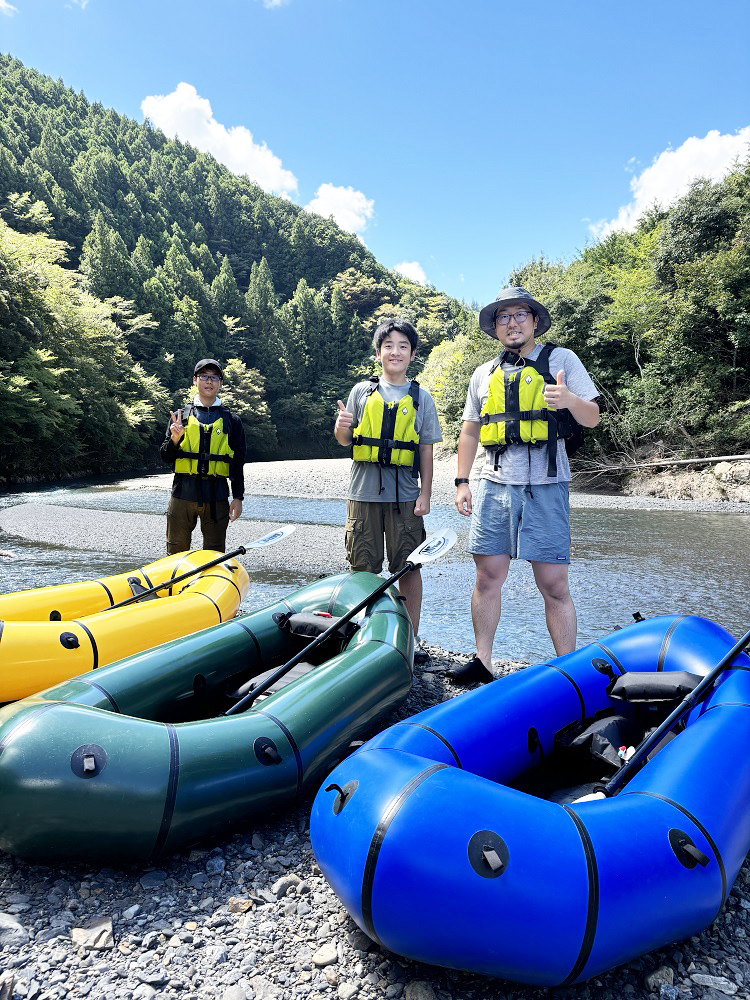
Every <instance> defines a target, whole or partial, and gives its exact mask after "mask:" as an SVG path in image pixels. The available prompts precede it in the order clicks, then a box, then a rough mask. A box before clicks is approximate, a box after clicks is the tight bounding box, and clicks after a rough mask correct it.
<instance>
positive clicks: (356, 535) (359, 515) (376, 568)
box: [345, 500, 427, 573]
mask: <svg viewBox="0 0 750 1000" xmlns="http://www.w3.org/2000/svg"><path fill="white" fill-rule="evenodd" d="M400 507H401V510H400V511H399V510H398V508H397V506H396V504H395V503H372V502H369V503H368V502H365V501H361V500H347V501H346V539H345V544H346V558H347V559H348V560H349V565H350V567H351V569H352V570H354V572H356V573H380V571H381V570H382V569H383V536H385V546H386V549H387V552H388V569H389V571H390V572H391V573H397V572H398V571H399V570H400V569H401V568H402V567H403V565H404V563H405V562H406V557H407V556H408V555H409V554H410V553H411V552H413V551H414V549H416V547H417V546H418V545H420V544H421V543H422V542H423V541H424V540H425V538H426V537H427V532H426V531H425V528H424V518H422V517H417V515H416V514H415V513H414V501H413V500H411V501H402V502H401V504H400Z"/></svg>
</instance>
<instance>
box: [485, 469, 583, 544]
mask: <svg viewBox="0 0 750 1000" xmlns="http://www.w3.org/2000/svg"><path fill="white" fill-rule="evenodd" d="M466 551H467V552H470V553H471V554H472V555H477V556H510V557H511V558H512V559H527V560H529V562H545V563H561V564H567V563H569V562H570V501H569V497H568V484H567V483H548V484H546V485H543V486H508V485H505V484H502V483H493V482H492V480H490V479H480V480H479V485H478V486H477V489H476V493H475V494H474V497H473V511H472V514H471V527H470V529H469V538H468V541H467V543H466Z"/></svg>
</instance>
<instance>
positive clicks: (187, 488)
mask: <svg viewBox="0 0 750 1000" xmlns="http://www.w3.org/2000/svg"><path fill="white" fill-rule="evenodd" d="M223 380H224V372H223V370H222V367H221V365H220V364H219V362H218V361H216V360H215V359H214V358H201V360H200V361H199V362H198V363H197V365H196V366H195V370H194V373H193V385H194V386H195V388H196V394H195V397H194V399H193V401H192V403H190V404H189V405H188V406H186V407H185V408H184V409H182V410H177V412H175V413H172V412H171V411H170V414H169V417H170V420H169V425H168V426H167V435H166V438H165V439H164V442H163V443H162V446H161V451H160V454H161V457H162V459H163V460H164V461H165V462H166V463H167V464H168V465H171V466H172V468H173V469H174V473H175V476H174V481H173V482H172V496H171V497H170V498H169V506H168V508H167V552H168V553H169V554H170V555H171V554H172V553H174V552H185V551H186V550H187V549H189V548H190V536H191V535H192V533H193V529H194V528H195V526H196V524H197V522H198V519H200V522H201V531H202V532H203V548H204V549H213V550H215V551H217V552H224V551H225V549H226V537H227V526H228V524H229V522H230V521H236V520H237V518H238V517H239V516H240V514H241V513H242V498H243V497H244V495H245V480H244V465H245V430H244V428H243V426H242V421H241V420H240V418H239V417H237V416H236V415H235V414H234V413H231V412H230V411H229V410H228V409H227V408H226V407H225V406H224V405H223V403H222V402H221V399H220V398H219V391H220V390H221V385H222V382H223ZM227 480H229V481H230V482H231V484H232V498H233V499H232V502H231V503H230V502H229V486H228V483H227Z"/></svg>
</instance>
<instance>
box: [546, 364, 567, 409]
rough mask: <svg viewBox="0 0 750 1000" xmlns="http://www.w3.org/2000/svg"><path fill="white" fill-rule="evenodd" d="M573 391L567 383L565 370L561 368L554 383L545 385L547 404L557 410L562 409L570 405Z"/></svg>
mask: <svg viewBox="0 0 750 1000" xmlns="http://www.w3.org/2000/svg"><path fill="white" fill-rule="evenodd" d="M572 396H573V393H572V392H571V391H570V389H569V388H568V387H567V385H566V384H565V372H564V371H563V370H562V368H561V369H560V371H559V372H558V373H557V379H556V381H555V384H554V385H545V387H544V399H545V402H546V403H547V406H550V407H552V408H554V409H555V410H562V409H564V408H566V407H567V406H568V404H569V403H570V399H571V397H572Z"/></svg>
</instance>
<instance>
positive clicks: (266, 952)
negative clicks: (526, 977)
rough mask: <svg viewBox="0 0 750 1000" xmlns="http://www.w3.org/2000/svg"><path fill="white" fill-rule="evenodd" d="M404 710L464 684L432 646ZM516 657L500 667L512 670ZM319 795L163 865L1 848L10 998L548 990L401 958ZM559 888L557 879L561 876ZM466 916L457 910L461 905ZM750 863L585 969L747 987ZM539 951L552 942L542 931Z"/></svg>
mask: <svg viewBox="0 0 750 1000" xmlns="http://www.w3.org/2000/svg"><path fill="white" fill-rule="evenodd" d="M431 653H432V663H431V664H430V665H429V666H428V668H427V669H424V670H418V673H417V676H416V678H415V683H414V687H413V690H412V693H411V694H410V696H409V698H408V699H407V700H406V702H405V703H404V704H403V705H402V706H401V708H400V709H399V710H398V711H396V712H395V713H393V715H392V717H391V718H390V719H389V720H387V721H389V722H392V721H395V719H396V718H404V717H406V716H409V715H412V714H414V713H415V712H418V711H421V710H422V709H424V708H427V707H429V706H430V705H433V704H435V703H437V702H439V701H443V700H445V699H446V698H450V697H454V696H456V695H457V693H458V689H456V688H455V687H454V686H453V685H452V684H451V683H450V682H449V681H448V680H447V679H446V678H445V677H444V675H443V671H444V670H445V669H447V668H448V667H449V666H450V665H451V663H452V662H454V660H455V657H448V656H446V655H445V654H443V653H442V652H441V651H440V650H438V649H432V650H431ZM517 666H518V665H510V664H506V665H503V666H502V667H500V668H499V669H498V668H496V672H499V673H505V672H509V671H511V670H513V669H516V668H517ZM309 811H310V798H306V799H305V800H304V801H302V802H301V803H300V804H299V806H298V807H297V808H294V809H290V810H288V811H284V812H279V813H277V814H275V815H269V816H267V817H263V818H262V819H260V820H254V821H252V822H248V824H247V826H246V827H244V828H243V829H240V830H237V831H234V832H228V833H227V836H226V838H225V839H222V840H220V841H212V842H209V843H204V844H200V845H198V846H197V847H196V848H195V849H193V850H191V851H189V852H183V853H180V854H178V855H175V856H172V857H169V858H166V859H164V860H163V861H161V862H159V864H158V866H157V867H156V868H153V869H152V868H148V869H137V870H133V869H131V870H125V871H120V870H117V869H114V868H105V869H92V868H89V867H87V866H85V865H80V866H70V867H58V866H54V867H43V866H38V865H37V866H32V865H28V864H25V863H23V862H21V861H18V860H16V859H14V858H12V857H10V856H9V855H6V854H0V968H1V969H2V970H3V974H2V975H1V976H0V997H2V998H3V1000H11V998H26V1000H63V998H67V997H70V998H75V997H84V996H85V997H89V998H91V1000H100V998H101V1000H131V998H134V1000H149V998H151V997H158V998H164V1000H167V998H169V1000H171V998H192V997H195V998H203V997H206V998H217V1000H248V998H255V1000H286V998H292V997H300V998H307V997H309V998H311V1000H315V998H323V997H326V998H330V1000H333V998H336V1000H353V998H358V1000H380V998H382V997H386V998H404V1000H505V998H511V997H516V998H518V997H526V998H535V1000H541V998H543V997H548V996H549V995H550V993H549V991H546V990H535V989H524V988H521V987H518V986H515V985H513V984H509V983H506V982H502V981H498V980H491V979H487V978H484V977H480V976H471V975H467V974H464V973H456V972H451V971H448V970H444V969H437V968H433V967H431V966H424V965H420V964H419V963H415V962H411V961H408V960H403V959H399V958H397V957H396V956H394V955H391V954H389V953H388V952H385V951H383V950H381V949H380V948H378V947H377V946H376V945H374V944H373V943H372V942H371V941H369V939H368V938H366V937H365V936H364V935H363V934H362V933H361V932H360V931H359V929H358V928H357V926H356V925H355V924H354V922H353V921H352V920H351V919H350V918H349V917H348V916H347V915H346V913H345V912H344V910H343V909H342V907H341V906H340V904H339V903H338V901H337V899H336V897H335V896H334V894H333V892H332V891H331V890H330V889H329V887H328V885H327V883H326V882H325V880H324V879H323V877H322V875H321V874H320V872H319V870H318V868H317V866H316V864H315V861H314V859H313V856H312V852H311V848H310V841H309V837H308V816H309ZM550 891H554V887H552V886H550ZM457 919H458V916H457ZM748 930H750V866H748V865H747V864H746V865H745V867H744V868H743V870H742V872H741V873H740V876H739V879H738V880H737V883H736V884H735V886H734V888H733V889H732V892H731V893H730V895H729V898H728V900H727V904H726V906H725V907H724V909H723V910H722V912H721V913H720V914H719V916H718V917H717V919H716V920H715V921H714V923H713V924H712V925H711V926H710V927H709V928H708V929H707V930H706V931H704V932H703V933H702V934H700V935H698V936H696V937H693V938H690V939H689V940H687V941H681V942H677V943H676V944H674V945H672V946H670V947H668V948H665V949H662V950H660V951H657V952H653V953H651V954H649V955H646V956H644V957H643V958H640V959H638V960H636V961H634V962H630V963H629V964H628V965H625V966H621V967H620V968H618V969H614V970H613V971H611V972H609V973H607V974H606V975H603V976H599V977H597V978H596V979H594V980H591V981H589V982H588V983H586V984H582V985H580V986H577V987H573V988H570V989H566V990H558V991H554V992H553V994H552V995H553V996H554V997H556V998H559V1000H562V998H589V997H596V998H602V1000H621V998H623V997H627V998H629V1000H647V998H648V1000H652V998H659V1000H683V998H684V1000H687V998H695V1000H721V998H723V997H727V996H736V997H738V998H740V1000H743V998H746V997H747V996H748V995H750V993H749V991H748V986H750V946H749V945H748V938H747V932H748ZM539 948H540V950H541V949H543V948H544V942H543V941H541V940H540V941H539Z"/></svg>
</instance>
